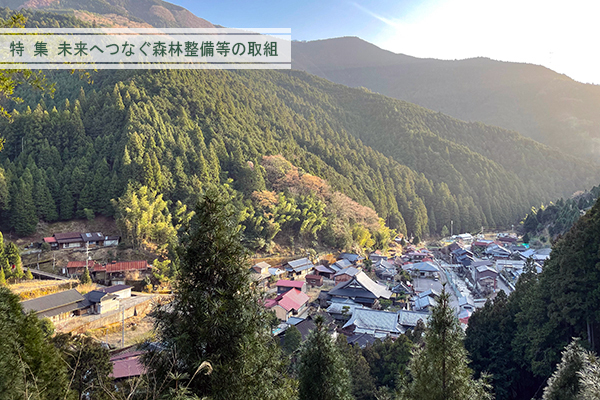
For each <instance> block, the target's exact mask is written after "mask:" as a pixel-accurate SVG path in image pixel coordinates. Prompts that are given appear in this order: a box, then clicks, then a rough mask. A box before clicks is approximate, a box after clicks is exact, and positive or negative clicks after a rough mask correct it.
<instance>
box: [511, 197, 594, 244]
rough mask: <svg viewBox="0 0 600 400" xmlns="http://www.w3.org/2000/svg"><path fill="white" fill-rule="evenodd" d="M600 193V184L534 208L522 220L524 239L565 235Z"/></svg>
mask: <svg viewBox="0 0 600 400" xmlns="http://www.w3.org/2000/svg"><path fill="white" fill-rule="evenodd" d="M598 195H600V186H594V187H593V188H592V189H590V190H589V191H585V192H577V193H575V195H574V196H573V197H571V198H568V199H566V200H565V199H559V200H558V201H556V202H553V203H550V204H549V205H547V206H542V207H539V208H536V207H534V208H532V209H531V212H530V213H529V214H527V216H526V217H525V218H523V220H522V221H521V224H522V231H523V235H524V236H523V241H524V242H525V243H529V242H530V241H531V240H533V239H534V238H535V237H537V236H539V237H542V238H545V237H547V238H549V239H555V238H557V237H559V236H561V235H564V234H565V233H566V232H567V231H568V230H569V229H571V227H572V226H573V224H574V223H575V222H576V221H577V220H578V219H579V217H580V216H581V214H582V213H585V212H586V211H587V210H588V209H590V208H591V207H592V206H593V205H594V203H595V202H596V200H597V199H598Z"/></svg>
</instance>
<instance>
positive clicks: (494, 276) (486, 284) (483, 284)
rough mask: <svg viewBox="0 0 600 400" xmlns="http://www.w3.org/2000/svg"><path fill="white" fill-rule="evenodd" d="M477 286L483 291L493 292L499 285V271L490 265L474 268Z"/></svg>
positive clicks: (474, 279) (474, 278) (474, 280)
mask: <svg viewBox="0 0 600 400" xmlns="http://www.w3.org/2000/svg"><path fill="white" fill-rule="evenodd" d="M472 273H473V275H472V276H473V282H474V283H475V287H476V288H477V289H478V290H480V291H481V292H483V293H493V292H494V291H495V290H496V287H497V285H498V282H497V281H498V271H496V269H494V268H493V267H492V266H490V265H480V266H479V267H477V268H473V269H472Z"/></svg>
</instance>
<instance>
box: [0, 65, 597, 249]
mask: <svg viewBox="0 0 600 400" xmlns="http://www.w3.org/2000/svg"><path fill="white" fill-rule="evenodd" d="M48 77H49V79H51V80H53V81H56V87H57V91H56V93H55V96H54V98H49V97H45V98H43V99H41V100H40V97H39V94H38V93H36V92H33V91H23V93H19V94H20V95H21V96H22V97H23V98H24V100H25V101H24V103H23V104H22V105H19V106H18V107H17V110H15V111H14V112H13V115H12V117H13V121H12V122H9V121H1V122H0V129H1V130H2V132H3V135H4V137H5V139H6V143H5V148H4V150H3V151H2V153H1V154H0V160H1V163H2V168H3V170H2V171H1V172H2V179H1V180H0V206H1V207H2V209H3V212H4V216H5V218H3V220H4V221H8V225H5V226H4V227H3V228H4V229H13V230H15V231H16V232H17V233H18V234H20V235H26V234H31V233H32V232H33V231H34V230H35V226H36V223H37V221H38V219H42V220H45V221H56V220H69V219H71V218H83V217H88V218H89V217H91V216H93V215H99V214H102V215H109V216H110V215H113V213H114V210H113V207H112V205H111V199H117V198H119V197H120V196H122V195H123V193H124V192H125V189H126V187H127V184H128V182H130V183H132V184H134V186H135V185H138V186H146V187H147V188H148V189H150V190H151V191H154V192H159V193H162V194H163V197H164V199H166V200H168V201H170V202H171V204H173V205H174V204H175V203H177V201H181V202H182V203H183V204H188V205H191V204H193V203H194V202H195V200H196V198H197V196H198V195H199V193H201V192H202V191H203V190H204V189H206V187H208V186H210V185H223V184H225V185H227V190H230V192H231V195H232V196H233V197H234V198H235V199H237V200H236V204H237V206H238V208H239V210H240V217H241V218H244V221H243V223H244V225H245V226H246V227H247V228H249V229H247V233H248V235H249V237H248V239H249V240H253V241H257V243H258V244H260V245H262V243H263V241H265V242H266V243H268V242H269V241H270V240H271V239H273V229H271V225H272V224H274V223H275V224H279V226H276V227H275V228H274V229H275V230H276V231H277V230H278V229H286V228H287V229H288V231H290V232H293V234H296V235H298V236H305V239H310V240H317V239H318V240H323V241H325V242H326V244H328V245H332V246H337V247H345V246H347V245H348V240H349V238H348V235H349V232H351V231H352V229H353V227H354V226H355V225H356V224H357V223H360V224H362V225H365V224H364V223H362V222H361V221H357V220H356V218H354V217H353V216H352V215H350V216H340V213H341V212H340V211H338V210H342V209H344V206H340V205H339V204H338V205H336V204H335V201H334V200H332V196H333V195H334V194H335V193H339V194H343V195H346V196H348V197H349V198H350V199H352V200H354V201H356V202H358V203H359V204H361V205H363V206H366V207H370V208H372V209H373V210H375V211H376V212H377V214H378V216H379V217H381V218H382V219H383V221H384V222H385V223H386V224H387V226H388V227H389V228H391V229H395V230H397V231H398V232H401V233H405V234H408V235H411V234H412V235H416V236H419V237H422V236H423V235H427V234H435V233H438V232H440V231H441V229H442V228H443V227H444V226H449V225H450V221H451V220H453V221H454V229H455V230H456V231H474V230H477V229H479V228H480V227H481V226H487V227H494V226H506V225H509V224H511V223H512V222H514V221H515V220H518V219H519V218H520V217H521V216H522V215H524V214H525V213H526V212H527V210H529V209H530V208H531V206H532V205H537V204H541V203H542V202H543V201H547V200H549V199H553V198H557V197H561V196H565V195H570V194H571V193H573V192H574V191H576V190H577V189H579V188H582V187H586V186H591V183H592V182H594V181H595V180H596V179H597V176H598V172H597V170H596V169H594V168H593V167H592V166H591V165H588V164H586V163H584V162H581V161H578V160H576V159H573V158H570V157H569V156H564V155H561V154H560V153H558V152H556V151H554V150H552V149H550V148H548V147H545V146H543V145H540V144H538V143H536V142H534V141H531V140H529V139H526V138H523V137H521V136H519V135H517V134H515V133H512V132H507V131H503V130H501V129H498V128H494V127H488V126H485V125H482V124H471V123H465V122H461V121H458V120H455V119H453V118H450V117H448V116H445V115H442V114H439V113H434V112H431V111H427V110H425V109H422V108H420V107H418V106H414V105H410V104H408V103H405V102H402V101H398V100H393V99H389V98H386V97H383V96H380V95H376V94H373V93H370V92H368V91H364V90H359V89H350V88H346V87H343V86H339V85H335V84H332V83H329V82H327V81H325V80H322V79H319V78H316V77H313V76H310V75H307V74H305V73H302V72H295V71H292V72H277V71H245V72H241V71H240V72H230V71H160V72H150V71H125V72H112V71H108V72H97V73H93V75H92V79H93V84H90V83H88V82H87V81H85V80H82V79H81V77H80V76H78V75H77V74H69V73H53V74H49V76H48ZM277 155H281V156H282V157H283V158H284V159H285V160H287V161H289V162H290V163H291V167H295V168H297V169H298V172H297V173H296V175H298V178H297V180H298V182H300V183H298V184H299V185H300V186H302V185H305V186H306V185H308V186H307V187H308V188H309V189H305V190H303V189H302V188H299V189H298V188H293V189H290V187H289V186H290V185H291V186H294V184H293V183H289V182H288V184H287V186H286V184H282V181H280V180H281V179H283V178H284V177H285V176H286V174H287V173H288V172H290V171H291V169H290V168H291V167H289V166H288V167H286V166H284V165H279V166H275V167H274V166H272V165H271V170H273V168H274V169H278V168H279V170H278V171H277V172H275V173H270V174H269V171H267V168H268V167H269V166H268V165H267V166H266V167H265V165H264V164H265V163H268V161H266V160H268V159H265V158H264V157H265V156H277ZM271 172H272V171H271ZM278 174H279V175H278ZM267 175H268V176H267ZM304 175H307V176H306V177H305V178H304V181H306V180H310V179H311V178H310V177H311V176H314V177H316V178H321V179H324V180H325V181H326V182H321V181H320V180H319V182H318V183H316V187H315V188H311V186H310V185H311V183H310V182H308V183H306V182H304V181H303V180H302V179H300V178H301V177H302V176H304ZM292 178H293V177H289V176H287V177H286V179H287V180H288V181H289V180H290V179H292ZM292 180H293V179H292ZM302 182H304V183H302ZM320 185H325V186H327V188H326V190H325V191H326V193H319V191H320V189H319V188H320ZM313 189H314V190H313ZM316 189H319V190H316ZM263 192H264V193H263ZM267 192H269V193H271V194H272V195H273V196H275V197H276V198H277V199H275V200H272V201H271V203H272V204H270V205H268V204H267V205H266V203H264V202H262V203H261V196H260V194H261V193H262V194H266V193H267ZM315 193H316V194H315ZM280 195H282V196H283V198H281V199H279V197H280ZM273 196H270V197H271V198H272V197H273ZM333 197H336V198H339V196H333ZM288 200H289V202H290V203H293V204H289V207H288V205H287V203H286V202H287V201H288ZM319 202H324V203H326V204H319ZM276 204H279V208H281V209H282V210H280V211H277V210H274V208H277V206H276ZM282 204H285V206H281V205H282ZM290 213H291V214H290ZM342 214H343V213H342ZM278 218H279V219H280V220H279V221H278ZM281 218H283V219H281ZM311 220H312V222H311ZM286 221H288V222H289V221H291V222H290V223H289V224H287V226H283V225H285V224H284V223H285V222H286ZM315 221H316V222H318V223H316V224H315ZM309 225H310V227H309ZM259 247H260V246H259Z"/></svg>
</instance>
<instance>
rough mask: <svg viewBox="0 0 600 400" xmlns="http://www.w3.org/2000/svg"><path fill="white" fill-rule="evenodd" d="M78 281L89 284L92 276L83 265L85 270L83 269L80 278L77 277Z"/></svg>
mask: <svg viewBox="0 0 600 400" xmlns="http://www.w3.org/2000/svg"><path fill="white" fill-rule="evenodd" d="M79 281H80V282H81V283H82V284H83V285H89V284H90V283H92V278H91V277H90V270H89V269H88V267H85V271H83V274H81V278H79Z"/></svg>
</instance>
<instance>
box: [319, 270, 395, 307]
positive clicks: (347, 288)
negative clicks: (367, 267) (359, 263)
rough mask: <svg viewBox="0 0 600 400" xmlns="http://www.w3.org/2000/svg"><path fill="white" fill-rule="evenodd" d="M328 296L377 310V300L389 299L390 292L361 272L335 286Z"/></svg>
mask: <svg viewBox="0 0 600 400" xmlns="http://www.w3.org/2000/svg"><path fill="white" fill-rule="evenodd" d="M328 296H330V297H331V298H333V297H337V298H342V299H351V300H352V301H354V302H355V303H358V304H362V305H365V306H367V307H371V308H377V307H378V306H379V299H389V298H390V297H391V296H392V292H391V291H390V290H388V289H387V288H386V287H385V286H382V285H380V284H378V283H375V282H373V280H372V279H371V278H369V276H368V275H367V274H365V273H364V272H363V271H359V272H358V273H357V274H356V275H354V276H353V277H352V279H350V280H348V281H345V282H341V283H339V284H337V285H336V286H335V287H334V288H333V289H331V290H330V291H329V293H328Z"/></svg>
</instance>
